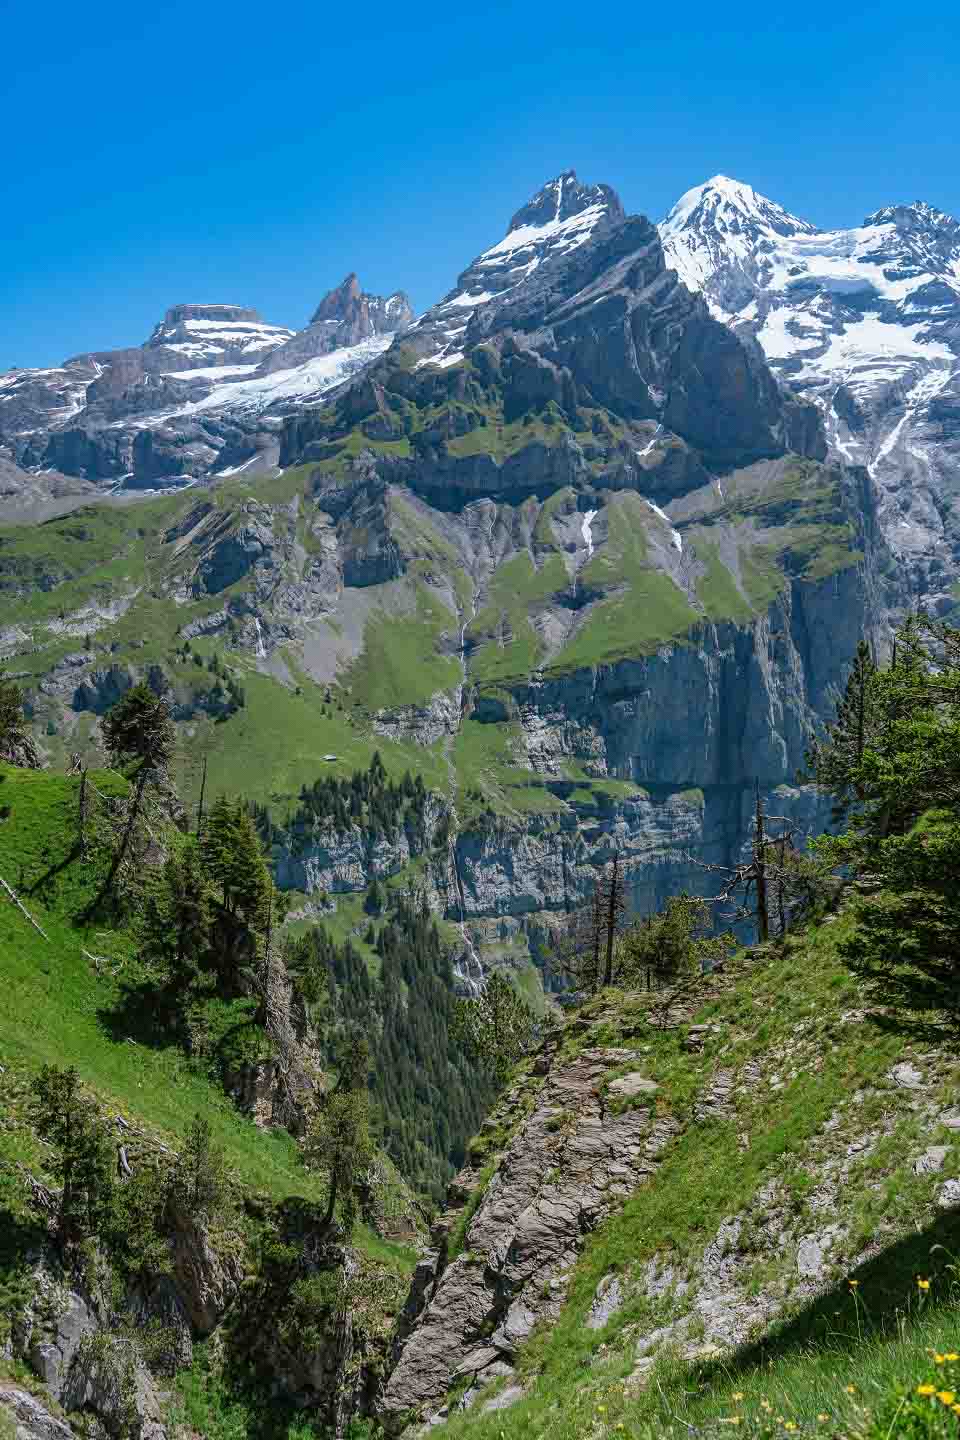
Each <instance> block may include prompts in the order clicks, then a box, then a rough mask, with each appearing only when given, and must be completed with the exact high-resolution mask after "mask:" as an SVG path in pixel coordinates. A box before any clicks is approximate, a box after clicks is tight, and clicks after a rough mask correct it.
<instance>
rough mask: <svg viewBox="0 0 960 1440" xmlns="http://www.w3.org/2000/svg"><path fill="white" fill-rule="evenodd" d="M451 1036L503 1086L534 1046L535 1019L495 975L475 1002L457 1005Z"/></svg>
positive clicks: (520, 997)
mask: <svg viewBox="0 0 960 1440" xmlns="http://www.w3.org/2000/svg"><path fill="white" fill-rule="evenodd" d="M454 1034H455V1036H456V1037H457V1038H458V1039H459V1040H460V1043H461V1044H462V1045H463V1048H464V1050H465V1051H466V1052H467V1053H468V1054H469V1055H471V1056H473V1058H474V1059H476V1060H477V1061H478V1062H479V1063H480V1064H481V1065H482V1066H483V1067H484V1068H485V1069H487V1070H489V1071H490V1072H491V1073H492V1074H493V1075H495V1076H496V1078H497V1080H498V1081H499V1083H500V1084H504V1083H505V1082H506V1080H507V1079H508V1078H509V1075H510V1072H511V1070H512V1069H513V1067H514V1065H516V1064H517V1062H518V1061H519V1060H522V1058H523V1056H524V1055H525V1054H526V1053H527V1051H528V1050H529V1049H530V1047H531V1045H532V1044H533V1040H534V1036H535V1034H536V1019H535V1017H534V1015H533V1012H532V1011H531V1010H530V1008H529V1006H528V1005H527V1003H526V1001H525V1000H524V999H523V996H522V995H521V994H520V992H519V991H518V990H517V989H516V988H515V987H514V986H513V985H511V984H510V981H509V980H507V979H505V978H504V977H503V976H502V975H500V974H498V973H497V972H494V973H493V974H492V975H491V976H489V978H488V979H487V981H486V984H485V985H484V988H483V991H482V993H481V994H480V995H479V996H478V997H477V998H476V999H475V1000H460V1001H459V1002H458V1004H457V1018H456V1024H455V1029H454Z"/></svg>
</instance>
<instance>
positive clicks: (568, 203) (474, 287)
mask: <svg viewBox="0 0 960 1440" xmlns="http://www.w3.org/2000/svg"><path fill="white" fill-rule="evenodd" d="M623 219H624V212H623V206H622V205H621V204H620V200H619V198H618V196H617V195H616V192H615V191H613V190H611V188H610V186H609V185H584V184H582V183H581V181H579V180H578V179H577V176H576V172H575V171H573V170H565V171H564V172H563V174H562V175H557V176H556V177H555V178H554V179H553V180H548V181H547V183H546V185H543V186H542V187H541V188H540V189H539V190H538V191H537V192H536V194H535V195H534V196H533V197H532V198H531V199H530V200H528V201H527V203H526V205H523V206H521V208H520V209H519V210H518V211H517V212H516V214H515V215H514V216H513V219H512V220H511V221H510V224H509V225H508V227H507V233H506V235H505V236H504V237H503V239H502V240H498V241H497V243H496V244H495V245H491V246H490V248H489V250H484V251H483V253H482V254H481V255H478V256H477V258H476V260H474V261H473V263H472V264H471V265H469V266H468V267H467V269H466V270H464V272H463V274H462V275H461V276H460V277H459V279H458V280H457V283H456V285H455V287H454V288H453V289H452V290H450V291H449V292H448V293H447V294H446V295H445V296H444V297H443V299H442V300H441V301H440V302H439V304H437V305H434V306H433V307H432V308H431V309H430V310H428V311H427V312H426V314H425V315H423V316H421V318H420V320H419V321H418V322H417V324H416V325H415V326H414V329H413V331H412V332H411V335H410V337H409V339H410V340H411V341H412V342H413V343H414V345H415V346H416V348H417V350H418V351H419V352H420V354H421V355H422V356H423V357H424V358H423V363H433V364H435V365H442V366H446V365H455V364H456V363H457V362H458V361H459V360H462V358H463V353H462V349H461V342H462V339H463V336H464V334H465V333H466V329H467V325H468V323H469V321H470V319H471V318H472V317H473V315H474V314H475V313H476V312H477V310H478V309H479V308H480V307H481V306H486V305H489V304H490V303H491V302H492V301H495V300H504V299H506V298H507V297H508V296H509V294H510V292H511V291H513V290H516V289H517V287H518V286H520V285H522V284H523V282H524V281H526V280H528V279H529V278H530V276H531V275H532V274H533V272H534V271H535V270H538V269H539V268H540V267H541V266H543V265H545V264H547V263H548V262H550V261H552V260H558V259H561V258H562V257H565V256H568V255H570V254H571V253H572V252H573V251H574V250H577V249H579V248H580V247H581V246H582V245H585V244H586V243H587V241H588V240H591V239H593V238H594V237H595V236H597V235H599V234H602V233H603V232H604V231H606V230H609V229H611V228H612V227H613V226H614V225H617V224H619V223H620V222H621V221H622V220H623Z"/></svg>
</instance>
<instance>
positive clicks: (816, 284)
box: [659, 175, 960, 610]
mask: <svg viewBox="0 0 960 1440" xmlns="http://www.w3.org/2000/svg"><path fill="white" fill-rule="evenodd" d="M659 229H660V235H661V238H662V241H663V247H664V251H665V253H666V256H667V263H668V264H669V265H671V266H672V267H673V268H674V269H675V270H676V271H677V273H678V275H679V276H680V278H681V280H683V282H684V283H685V284H686V285H687V286H688V287H689V288H690V289H691V290H695V291H698V292H699V293H701V294H702V295H703V296H704V298H705V299H706V301H707V303H708V305H709V306H710V309H711V311H712V313H713V314H714V315H715V316H716V317H717V318H718V319H720V320H723V321H725V322H726V323H727V324H728V325H730V326H731V327H732V328H733V329H734V330H735V331H736V332H737V333H738V334H739V335H741V336H746V335H749V336H751V337H753V338H754V339H755V340H757V341H758V342H759V344H760V345H761V346H762V348H763V351H764V353H765V355H766V358H767V360H768V361H769V363H770V365H771V367H772V369H773V370H774V371H775V373H776V374H777V375H778V377H779V378H780V380H781V381H782V382H785V383H787V384H788V385H789V386H790V387H791V388H793V389H794V390H796V391H798V392H799V393H800V394H802V395H803V397H804V398H806V399H811V400H813V401H815V402H816V404H817V405H818V406H819V408H820V410H821V412H822V414H823V417H824V424H825V429H826V433H827V436H828V439H829V441H830V443H831V445H832V447H833V449H834V450H835V452H836V453H837V454H839V455H840V456H842V457H843V459H845V460H846V461H847V462H849V463H853V464H858V465H863V466H865V467H866V468H867V469H868V471H869V473H870V476H871V477H872V479H873V481H874V483H875V485H876V487H877V491H878V495H879V501H880V518H881V521H882V522H883V524H884V529H885V530H886V532H887V534H888V537H889V539H890V542H891V544H892V546H893V547H894V549H895V550H896V551H897V552H898V553H899V554H900V555H902V556H903V558H904V559H905V561H906V562H907V563H908V564H909V566H910V567H911V570H912V573H913V577H914V581H915V584H916V587H917V589H918V592H919V593H921V594H924V595H925V596H927V597H928V600H929V601H931V602H932V603H934V605H937V603H938V602H939V605H940V608H942V609H944V610H946V609H947V608H948V606H949V605H951V604H952V603H953V602H952V599H951V597H949V595H948V594H947V590H948V588H949V585H948V581H949V577H950V575H951V573H953V574H955V573H956V564H957V561H958V559H960V517H957V516H954V514H953V509H952V499H951V497H952V495H953V494H954V493H955V491H956V489H957V481H958V478H960V224H958V223H957V221H956V220H954V219H952V218H951V217H950V216H949V215H945V214H943V213H942V212H941V211H939V210H936V209H934V208H933V207H932V206H930V205H927V204H923V203H922V202H917V203H915V204H911V205H890V206H886V207H884V208H882V209H880V210H877V211H876V212H875V213H874V214H872V215H869V216H867V218H866V219H865V220H864V222H863V224H862V225H860V226H855V227H853V228H850V229H844V230H820V229H818V228H817V227H816V226H815V225H812V224H810V223H809V222H808V221H806V220H802V219H799V218H798V217H797V216H795V215H791V214H790V213H789V212H788V211H786V210H784V209H783V208H782V207H781V206H780V205H777V204H776V203H775V202H774V201H772V200H769V199H767V198H766V197H765V196H763V195H760V194H758V193H757V192H756V191H755V190H753V189H752V188H751V187H750V186H749V185H745V184H741V183H740V182H738V181H736V180H731V179H729V178H728V177H726V176H722V175H718V176H714V178H713V179H712V180H708V181H707V182H706V184H704V185H698V186H696V187H695V188H694V189H692V190H688V191H687V193H686V194H685V195H683V196H681V198H680V200H679V201H678V202H677V204H676V205H675V206H674V207H673V209H672V210H671V211H670V213H669V214H668V215H667V217H666V218H665V219H664V220H663V221H662V223H661V225H660V227H659Z"/></svg>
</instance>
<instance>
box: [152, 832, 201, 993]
mask: <svg viewBox="0 0 960 1440" xmlns="http://www.w3.org/2000/svg"><path fill="white" fill-rule="evenodd" d="M213 917H214V893H213V886H212V884H211V881H210V878H209V875H208V874H207V870H206V867H205V865H204V861H203V854H202V851H201V848H200V845H199V842H198V840H197V837H196V836H195V835H189V836H187V837H186V838H185V839H184V841H183V842H182V843H181V844H180V845H179V846H178V847H177V848H176V849H174V850H173V851H172V852H171V854H170V855H169V856H168V857H167V860H166V862H165V864H164V866H163V869H162V870H161V871H160V873H159V875H158V876H156V878H155V879H154V881H153V883H152V884H151V885H150V886H149V888H148V890H147V894H146V897H145V900H144V907H143V913H142V916H141V921H140V939H141V950H140V955H141V959H143V960H144V961H145V962H146V963H147V964H148V965H149V966H151V967H152V968H153V969H154V970H155V971H156V972H157V974H158V975H159V977H160V980H161V984H162V986H163V989H164V991H165V994H166V1001H167V1007H168V1011H171V1012H174V1013H176V1011H177V1010H178V1009H180V1008H182V1005H183V1000H184V996H185V995H186V993H187V992H189V990H190V989H191V988H192V987H193V986H195V985H196V983H197V980H198V978H199V976H200V975H202V974H203V973H204V972H205V971H207V970H209V969H210V967H211V963H212V960H211V930H212V926H213Z"/></svg>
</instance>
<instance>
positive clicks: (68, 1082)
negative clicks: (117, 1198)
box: [33, 1065, 114, 1245]
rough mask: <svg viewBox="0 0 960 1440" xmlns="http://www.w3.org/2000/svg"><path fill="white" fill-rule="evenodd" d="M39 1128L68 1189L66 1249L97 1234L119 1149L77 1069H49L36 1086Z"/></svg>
mask: <svg viewBox="0 0 960 1440" xmlns="http://www.w3.org/2000/svg"><path fill="white" fill-rule="evenodd" d="M33 1094H34V1102H35V1103H34V1113H33V1124H34V1129H35V1130H36V1132H37V1134H38V1135H39V1136H40V1137H41V1139H43V1140H46V1141H47V1142H48V1143H49V1144H50V1145H52V1146H53V1148H54V1156H55V1159H54V1165H55V1168H56V1170H57V1172H58V1174H59V1177H60V1180H61V1183H62V1190H61V1194H60V1200H59V1205H58V1210H57V1230H58V1233H59V1236H60V1239H61V1242H62V1243H63V1244H67V1245H68V1244H72V1243H74V1242H75V1241H78V1240H82V1239H84V1238H85V1237H87V1236H89V1235H95V1234H96V1233H97V1232H98V1230H99V1229H100V1228H101V1226H102V1225H103V1224H104V1222H105V1221H106V1220H107V1218H108V1217H109V1214H110V1210H111V1206H112V1202H113V1161H114V1157H113V1147H112V1145H111V1142H110V1138H109V1135H108V1131H107V1126H106V1123H105V1121H104V1118H103V1116H102V1115H101V1113H100V1108H99V1106H98V1105H97V1103H96V1101H95V1100H94V1098H93V1097H92V1096H91V1095H89V1094H88V1093H87V1092H86V1091H85V1090H84V1088H83V1086H82V1085H81V1083H80V1076H79V1074H78V1073H77V1071H76V1070H75V1069H74V1068H73V1067H71V1068H70V1069H68V1070H63V1069H60V1068H59V1067H58V1066H56V1065H45V1066H44V1067H43V1069H42V1070H41V1071H40V1073H39V1075H38V1076H37V1077H36V1079H35V1080H34V1082H33Z"/></svg>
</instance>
